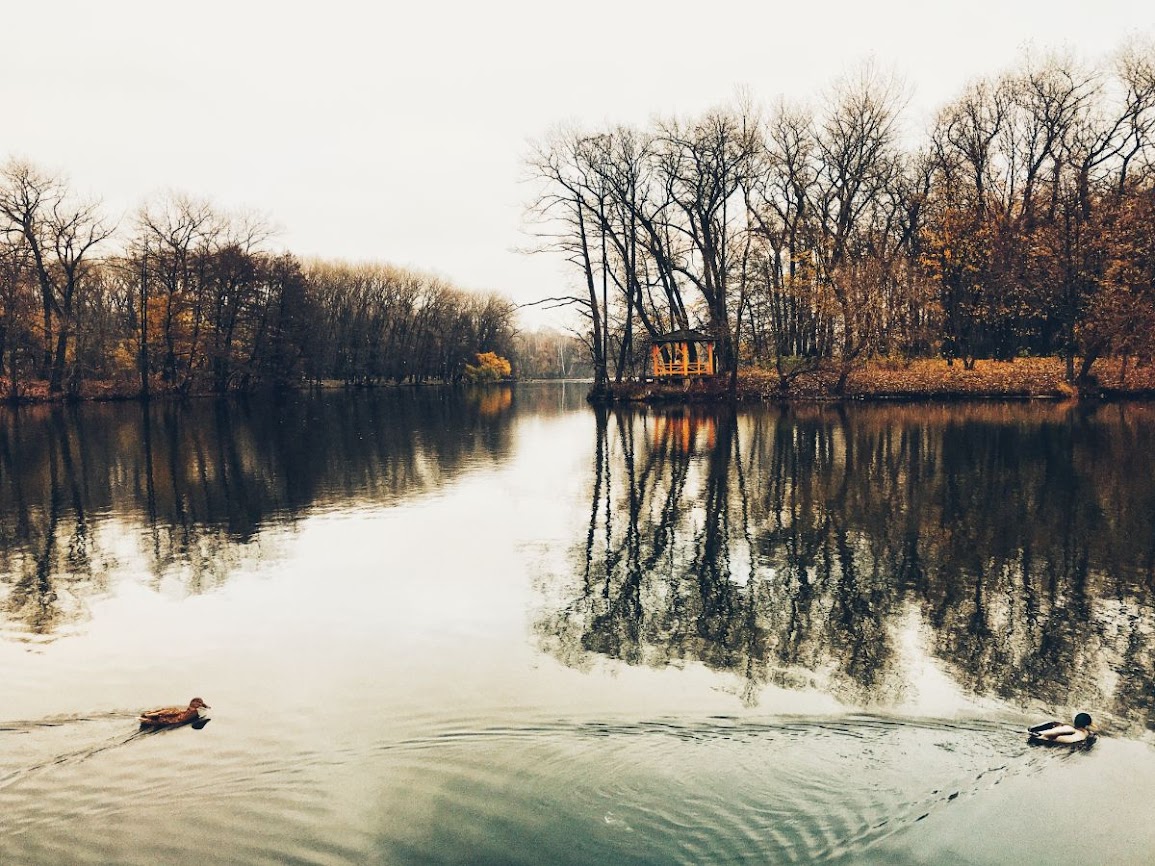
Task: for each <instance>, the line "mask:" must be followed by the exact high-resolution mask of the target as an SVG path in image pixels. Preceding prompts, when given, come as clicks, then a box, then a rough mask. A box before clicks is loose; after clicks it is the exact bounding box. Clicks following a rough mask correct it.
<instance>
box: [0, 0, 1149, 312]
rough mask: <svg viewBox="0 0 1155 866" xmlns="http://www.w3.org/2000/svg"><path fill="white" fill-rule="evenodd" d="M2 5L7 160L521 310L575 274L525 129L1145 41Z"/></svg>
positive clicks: (156, 1)
mask: <svg viewBox="0 0 1155 866" xmlns="http://www.w3.org/2000/svg"><path fill="white" fill-rule="evenodd" d="M6 7H7V8H5V10H4V13H3V18H2V19H0V34H2V38H0V64H2V69H3V72H2V74H0V106H2V108H3V119H2V120H0V155H2V156H4V157H7V156H12V155H15V156H20V157H26V158H28V159H31V160H32V161H33V162H35V163H37V164H38V165H40V166H41V167H43V168H45V169H49V170H53V171H61V172H63V173H66V174H67V175H68V176H69V178H70V179H71V181H72V183H73V186H74V187H75V188H77V189H78V190H80V191H82V192H85V193H88V194H92V195H96V196H99V197H101V198H102V199H103V200H104V202H105V204H106V206H107V208H108V210H109V211H110V213H112V214H113V215H114V216H122V217H123V218H124V220H125V222H127V220H128V216H127V215H129V214H131V212H132V210H133V209H134V208H135V207H136V206H137V205H139V203H140V202H141V201H143V200H144V199H145V198H147V197H148V196H150V195H152V194H155V193H157V192H159V191H163V190H167V189H172V190H176V191H180V192H187V193H191V194H194V195H197V196H202V197H205V198H208V199H210V200H212V201H213V202H215V203H217V204H219V205H221V206H226V207H248V208H250V209H254V210H257V211H259V212H262V213H266V214H267V215H269V217H270V218H271V219H272V220H273V222H274V223H275V224H276V225H277V226H278V227H279V234H278V236H277V243H278V244H279V245H282V246H284V247H286V248H288V249H290V250H292V251H293V252H296V253H298V254H300V255H303V256H312V255H317V256H324V257H331V258H345V259H355V260H360V259H375V260H380V261H387V262H391V263H395V264H399V265H406V266H410V267H416V268H420V269H422V270H428V271H434V272H437V273H440V274H442V275H444V276H446V277H448V278H449V279H451V280H452V281H453V282H454V283H456V284H457V285H459V286H461V287H463V288H474V289H497V290H500V291H502V292H505V293H507V294H508V295H510V296H511V297H513V298H514V299H515V300H517V301H519V302H524V301H529V300H533V299H535V298H538V297H542V296H546V295H551V294H557V293H558V291H559V289H561V288H562V287H563V286H565V285H566V281H568V280H571V279H572V277H571V275H570V274H569V273H568V270H567V268H566V267H565V266H564V265H563V264H562V263H561V262H559V261H557V260H554V259H551V258H548V257H543V256H526V255H524V254H521V253H519V252H517V249H518V248H519V247H525V246H527V245H528V244H529V239H528V238H527V236H526V235H525V234H524V220H523V208H524V204H525V201H526V200H527V198H528V196H529V191H528V190H527V189H526V187H525V186H524V185H523V184H521V183H519V178H520V177H521V174H522V159H523V157H524V155H525V153H526V149H527V142H528V141H529V140H531V139H536V138H540V137H542V136H543V135H545V134H546V133H547V132H548V131H549V129H550V128H551V127H552V126H554V125H556V124H557V123H559V122H563V121H568V122H577V123H579V124H582V125H589V126H598V125H601V124H603V123H606V122H613V123H618V122H622V123H631V124H639V125H640V124H645V123H647V122H648V120H649V119H650V118H651V117H652V116H654V115H655V114H661V115H669V114H671V113H678V114H683V115H684V114H692V113H695V112H699V111H702V110H704V109H707V108H710V107H712V106H715V105H718V104H722V103H724V102H727V101H728V100H730V99H731V98H732V96H733V95H734V93H735V90H736V89H737V88H738V87H745V88H747V89H748V90H749V91H750V92H751V93H752V95H753V96H755V97H756V98H757V99H758V100H760V101H765V102H771V101H773V100H774V99H776V98H777V97H778V96H780V95H785V96H787V97H790V98H794V99H814V98H816V97H818V96H819V95H820V94H821V92H822V90H823V88H824V87H826V86H828V85H829V83H830V82H831V81H832V80H833V79H834V78H836V77H837V76H838V75H839V74H840V73H841V72H843V71H845V70H846V69H847V68H848V67H853V66H854V65H856V64H858V63H860V62H861V61H862V60H863V59H864V58H868V57H873V58H874V59H875V60H876V61H877V62H878V63H879V64H881V65H882V66H883V67H884V68H890V69H893V70H894V71H896V72H897V73H898V74H900V75H901V76H903V77H904V79H905V80H906V81H907V83H908V85H909V87H910V89H911V91H912V101H911V104H910V109H909V119H910V125H911V126H912V127H913V128H914V129H915V130H916V131H917V129H918V128H919V127H921V126H922V125H923V124H924V122H925V120H926V118H927V117H928V115H929V113H930V111H931V110H932V109H933V108H934V107H937V106H938V105H940V104H941V103H942V102H944V101H946V100H947V99H949V98H951V97H952V96H954V95H955V94H956V93H957V92H958V91H959V90H960V88H961V87H962V86H963V85H964V84H965V83H966V82H967V81H968V80H970V79H972V78H975V77H977V76H979V75H984V74H994V73H997V72H1000V71H1002V70H1003V69H1005V68H1006V67H1007V66H1009V65H1011V64H1013V63H1014V62H1015V61H1016V60H1017V59H1018V58H1019V57H1020V56H1021V54H1022V52H1023V50H1024V48H1025V47H1027V46H1034V47H1036V48H1039V49H1047V48H1064V47H1066V48H1071V49H1074V50H1075V51H1077V52H1078V53H1079V54H1080V55H1081V56H1083V57H1085V58H1086V59H1088V60H1094V59H1096V58H1097V57H1099V56H1101V55H1103V54H1105V53H1107V52H1110V51H1112V50H1114V49H1115V48H1117V47H1118V46H1119V45H1120V44H1121V43H1122V41H1123V40H1124V39H1125V38H1127V37H1128V36H1134V35H1138V36H1141V37H1148V38H1150V37H1152V36H1153V35H1155V12H1153V11H1152V9H1153V8H1155V7H1152V5H1151V4H1150V2H1137V0H1127V2H1124V0H1096V2H1093V3H1092V2H1088V0H1080V2H1070V0H1063V2H1037V0H1030V2H1015V0H970V2H953V3H948V4H944V3H934V2H926V3H911V2H899V0H875V2H869V3H868V2H861V0H859V2H845V3H843V2H838V3H831V2H796V3H789V4H784V3H781V2H777V3H776V2H766V0H762V2H734V0H713V2H702V0H698V2H686V0H646V2H631V0H587V2H581V0H575V2H571V3H565V4H563V3H551V2H549V0H534V2H529V0H493V2H490V3H484V4H483V3H458V2H454V3H438V2H425V3H421V2H419V0H412V2H406V3H404V4H398V3H391V2H384V3H368V2H364V3H361V2H351V0H330V2H327V3H309V4H296V3H292V2H280V3H274V2H249V0H229V2H221V0H201V2H195V3H194V2H187V3H181V4H175V3H171V2H169V3H166V2H164V0H101V2H92V0H83V2H77V0H70V2H59V0H40V2H35V3H33V2H26V3H21V4H19V6H15V5H14V4H6Z"/></svg>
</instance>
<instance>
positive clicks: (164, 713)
mask: <svg viewBox="0 0 1155 866" xmlns="http://www.w3.org/2000/svg"><path fill="white" fill-rule="evenodd" d="M202 709H206V710H207V709H209V705H208V704H206V703H205V702H204V701H202V700H201V699H200V698H193V699H192V700H191V701H189V704H188V706H187V707H160V708H158V709H155V710H145V711H144V712H143V713H141V714H140V718H139V719H137V721H139V722H140V723H141V725H143V726H147V727H153V728H163V727H171V726H174V725H184V724H187V723H188V722H192V721H195V720H196V719H199V718H200V715H201V714H200V711H201V710H202Z"/></svg>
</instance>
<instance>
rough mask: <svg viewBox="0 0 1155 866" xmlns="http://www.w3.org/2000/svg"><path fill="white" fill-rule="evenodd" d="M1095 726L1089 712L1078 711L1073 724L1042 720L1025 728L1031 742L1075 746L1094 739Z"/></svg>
mask: <svg viewBox="0 0 1155 866" xmlns="http://www.w3.org/2000/svg"><path fill="white" fill-rule="evenodd" d="M1095 736H1096V734H1095V726H1094V725H1093V724H1092V723H1091V716H1090V714H1089V713H1079V714H1078V715H1077V716H1075V721H1074V723H1073V724H1070V725H1066V724H1063V723H1062V722H1043V723H1042V724H1041V725H1035V726H1034V727H1032V728H1027V737H1028V738H1029V741H1030V742H1032V743H1045V744H1048V745H1054V746H1077V745H1079V744H1080V743H1089V742H1091V741H1092V740H1094V739H1095Z"/></svg>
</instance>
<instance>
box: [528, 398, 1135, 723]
mask: <svg viewBox="0 0 1155 866" xmlns="http://www.w3.org/2000/svg"><path fill="white" fill-rule="evenodd" d="M1152 422H1155V412H1152V410H1150V409H1148V408H1146V407H1126V408H1112V409H1109V410H1101V411H1099V412H1097V413H1088V414H1085V415H1083V414H1077V413H1075V412H1070V411H1067V410H1063V409H1060V408H1045V409H1037V408H1035V409H1028V408H1022V407H1005V406H991V407H976V408H974V409H959V408H926V407H903V408H893V407H886V408H877V409H871V408H863V409H854V410H850V409H844V410H837V409H822V408H815V409H812V410H808V411H802V412H782V413H781V414H772V413H757V414H751V415H742V416H737V415H734V414H733V413H731V414H723V415H718V416H715V415H691V414H684V415H680V416H677V415H676V416H673V419H672V420H671V418H670V417H669V416H663V415H657V416H654V415H646V414H640V413H617V414H612V415H608V414H602V415H600V416H599V423H598V433H597V448H596V458H595V472H594V478H593V485H592V486H593V492H592V505H591V520H590V524H589V527H588V530H587V531H586V532H585V534H584V537H583V541H582V543H581V545H580V547H579V551H580V553H579V554H578V556H579V559H578V563H577V567H578V571H579V574H580V581H579V584H578V588H577V593H576V597H575V598H574V599H573V600H572V602H571V603H569V604H568V605H566V606H565V607H564V608H563V609H562V610H561V612H560V613H558V614H556V615H555V616H554V617H552V618H549V619H547V620H543V622H542V623H540V631H541V633H542V634H543V639H544V640H545V641H546V643H547V644H548V645H550V646H551V647H552V649H553V651H555V652H557V653H558V654H559V655H560V656H562V657H563V658H565V659H567V660H569V661H572V662H574V663H578V662H580V660H581V659H582V658H583V657H584V655H585V654H586V653H587V652H590V651H593V652H597V653H602V654H606V655H609V656H612V657H615V658H621V659H625V660H627V661H630V662H631V663H636V662H645V663H651V664H657V665H664V664H669V663H672V662H676V661H682V660H699V661H702V662H704V663H706V664H707V665H710V666H712V667H716V668H719V669H723V670H728V671H732V672H735V673H737V674H739V675H740V676H741V677H742V678H743V679H744V681H745V683H746V688H747V696H748V697H750V698H753V697H754V696H756V694H757V691H758V689H759V688H760V687H761V686H762V685H764V684H766V683H769V682H773V683H777V684H780V685H802V684H807V683H812V682H815V681H820V682H821V683H822V684H823V685H824V686H825V687H826V688H829V689H831V690H832V691H834V692H835V693H836V694H840V695H841V696H843V697H844V698H847V699H848V700H851V701H854V702H860V703H873V702H884V703H885V702H891V701H894V700H897V699H899V698H900V697H901V694H902V691H903V689H904V688H905V687H906V686H907V685H908V684H907V682H906V680H905V675H906V671H905V670H904V668H903V665H902V653H903V652H904V650H903V647H902V642H903V640H905V639H904V638H902V634H903V633H904V632H908V631H909V632H913V633H914V634H915V635H916V637H915V640H916V641H922V640H925V641H926V642H927V643H928V644H929V646H930V648H931V650H932V652H933V653H934V654H935V655H936V656H937V657H938V658H939V660H940V662H941V664H942V665H943V666H944V668H945V669H946V670H947V671H948V673H950V674H951V676H952V677H954V678H955V679H956V681H957V682H958V683H959V684H960V685H961V686H962V687H963V688H964V689H966V690H968V691H970V692H973V693H976V694H979V695H985V696H996V697H999V698H1002V699H1006V700H1010V701H1014V702H1032V701H1039V702H1043V703H1046V704H1049V705H1053V706H1070V705H1073V704H1077V703H1083V704H1085V705H1087V706H1098V707H1100V708H1102V709H1103V710H1104V711H1112V712H1114V713H1116V714H1118V715H1119V716H1122V717H1125V718H1128V719H1130V720H1132V721H1134V722H1140V723H1155V706H1153V705H1152V698H1151V695H1152V694H1153V689H1155V674H1153V673H1152V672H1153V671H1155V531H1153V528H1152V527H1153V526H1155V520H1153V517H1155V472H1153V471H1152V470H1153V468H1155V467H1153V466H1152V465H1151V455H1152V454H1153V453H1155V450H1153V449H1155V425H1153V423H1152ZM1112 678H1117V679H1116V680H1115V681H1114V682H1112Z"/></svg>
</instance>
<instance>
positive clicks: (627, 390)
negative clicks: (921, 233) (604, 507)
mask: <svg viewBox="0 0 1155 866" xmlns="http://www.w3.org/2000/svg"><path fill="white" fill-rule="evenodd" d="M445 384H446V383H443V382H421V383H401V384H399V383H395V382H380V383H373V384H358V385H350V384H347V383H344V382H340V381H337V380H326V381H323V382H317V383H309V384H307V385H302V386H301V387H300V388H298V389H296V390H300V391H305V390H314V389H323V390H330V389H332V390H336V389H351V390H358V389H365V388H369V389H372V388H401V387H423V386H430V385H445ZM728 385H729V380H728V379H727V378H726V377H723V376H719V377H716V378H702V379H691V380H689V381H688V382H687V383H683V382H655V381H626V382H621V383H613V382H611V383H610V386H609V397H608V402H623V403H660V402H683V403H685V402H689V403H714V402H719V401H723V400H728V399H729V396H730V394H729V390H728ZM837 385H838V372H837V370H834V369H819V370H813V371H808V372H805V373H800V374H798V375H797V376H795V377H793V378H791V379H790V380H789V381H788V382H787V383H786V385H785V387H783V386H782V384H781V382H780V380H779V377H778V375H777V374H776V373H775V372H774V371H773V370H764V369H759V368H746V369H743V370H742V371H741V372H740V373H739V376H738V387H737V399H738V400H739V402H744V403H760V402H767V401H776V400H789V401H826V400H981V399H1046V400H1067V399H1073V398H1077V397H1086V398H1092V399H1151V398H1155V364H1146V365H1136V364H1135V363H1134V361H1130V362H1129V363H1127V364H1126V365H1124V363H1123V362H1122V360H1121V359H1118V358H1110V359H1106V360H1102V361H1099V362H1097V363H1096V364H1095V366H1094V368H1093V369H1092V376H1091V381H1090V382H1089V383H1088V384H1087V386H1085V387H1084V388H1083V389H1082V390H1081V391H1080V390H1079V389H1076V388H1075V387H1073V386H1072V385H1069V384H1068V383H1067V381H1066V377H1065V366H1064V363H1063V361H1062V360H1061V359H1058V358H1020V359H1018V360H1015V361H977V362H975V366H974V369H972V370H967V369H965V368H964V366H963V364H962V362H956V363H954V364H947V363H946V362H945V361H943V360H941V359H923V360H916V361H886V360H875V361H871V362H869V363H867V364H866V365H865V366H863V367H860V368H858V369H855V370H854V371H853V372H851V373H850V375H849V376H848V377H847V380H846V387H845V389H844V390H843V391H841V392H839V390H838V388H837ZM9 393H10V388H9V386H8V382H7V380H5V379H4V378H3V377H0V394H6V395H7V394H9ZM230 393H234V392H230ZM235 393H241V392H235ZM243 393H256V392H243ZM151 396H152V398H153V399H171V398H185V397H217V396H222V395H220V394H217V393H216V392H211V391H205V392H181V391H178V390H164V389H160V388H155V389H154V390H153V392H152V395H151ZM2 399H3V401H4V402H6V403H8V404H9V405H13V404H29V403H63V402H73V401H80V402H89V401H117V400H138V399H140V393H139V391H138V390H136V389H135V388H133V387H132V386H131V385H126V384H123V383H112V382H86V383H85V384H84V385H83V386H82V388H81V389H80V391H79V393H66V394H64V393H58V394H52V393H50V392H49V390H48V383H47V382H44V381H31V382H27V383H21V387H20V391H19V394H18V395H17V396H16V397H15V398H13V397H11V396H8V397H5V398H2Z"/></svg>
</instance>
